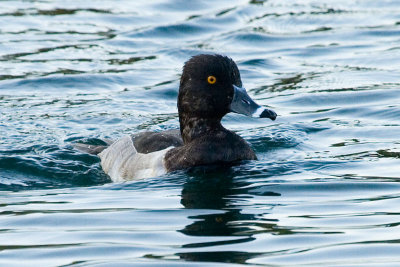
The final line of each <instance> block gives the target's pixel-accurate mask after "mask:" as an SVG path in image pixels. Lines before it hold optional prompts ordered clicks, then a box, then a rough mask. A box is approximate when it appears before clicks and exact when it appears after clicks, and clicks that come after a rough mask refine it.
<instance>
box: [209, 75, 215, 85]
mask: <svg viewBox="0 0 400 267" xmlns="http://www.w3.org/2000/svg"><path fill="white" fill-rule="evenodd" d="M207 82H208V83H209V84H214V83H216V82H217V78H215V76H212V75H211V76H208V78H207Z"/></svg>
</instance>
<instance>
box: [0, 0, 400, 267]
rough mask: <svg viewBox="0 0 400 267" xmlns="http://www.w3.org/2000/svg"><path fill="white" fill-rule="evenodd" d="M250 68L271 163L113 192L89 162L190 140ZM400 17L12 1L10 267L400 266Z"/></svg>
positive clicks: (307, 6)
mask: <svg viewBox="0 0 400 267" xmlns="http://www.w3.org/2000/svg"><path fill="white" fill-rule="evenodd" d="M204 52H207V53H208V52H214V53H222V54H226V55H228V56H230V57H232V58H233V59H234V60H235V61H236V62H237V63H238V66H239V69H240V71H241V76H242V80H243V85H244V86H245V87H246V88H247V90H248V91H249V94H250V95H251V96H252V97H253V98H254V99H256V101H257V102H258V103H260V104H263V105H266V106H269V107H271V108H272V109H273V110H275V111H276V112H277V113H278V114H279V117H278V118H277V120H276V121H274V122H272V121H270V120H262V119H253V118H247V117H244V116H241V115H237V114H229V115H227V116H226V117H225V118H224V121H223V124H224V126H225V127H227V128H229V129H231V130H233V131H235V132H237V133H238V134H240V135H241V136H242V137H244V138H245V139H246V140H247V141H248V142H249V143H250V144H251V146H252V147H253V148H254V150H255V151H256V153H257V156H258V158H259V160H258V161H249V162H243V163H242V164H239V165H236V166H233V167H231V168H211V169H202V168H201V169H194V170H191V171H189V172H177V173H172V174H168V175H165V176H161V177H154V178H151V179H147V180H140V181H132V182H127V183H122V184H115V183H111V181H110V179H109V178H108V177H107V176H106V175H105V174H104V173H103V172H102V170H101V168H100V166H99V160H98V158H97V157H95V156H91V155H87V154H83V153H81V152H79V151H76V150H74V149H73V147H72V144H73V143H74V142H76V141H81V140H84V141H87V142H90V143H93V144H96V143H99V142H100V139H103V138H109V139H117V138H119V137H121V136H123V135H125V134H129V133H135V132H139V131H143V130H155V131H158V130H164V129H174V128H177V127H178V126H179V124H178V118H177V116H178V114H177V108H176V97H177V90H178V86H179V78H180V73H181V69H182V65H183V64H184V62H185V61H186V60H187V59H189V58H190V57H191V56H192V55H196V54H199V53H204ZM399 103H400V1H395V0H388V1H340V0H337V1H328V0H323V1H300V0H295V1H272V0H271V1H183V0H180V1H179V0H175V1H110V0H99V1H90V2H83V1H22V0H15V1H0V265H1V266H35V265H36V266H72V265H73V266H110V265H115V266H157V265H158V266H188V265H189V266H231V265H235V264H236V265H249V266H260V265H261V266H299V265H300V266H385V267H386V266H399V265H400V256H399V255H400V244H399V243H400V228H399V224H400V216H399V215H400V208H399V207H400V175H399V172H398V170H399V166H400V141H399V136H400V123H399V118H400V104H399Z"/></svg>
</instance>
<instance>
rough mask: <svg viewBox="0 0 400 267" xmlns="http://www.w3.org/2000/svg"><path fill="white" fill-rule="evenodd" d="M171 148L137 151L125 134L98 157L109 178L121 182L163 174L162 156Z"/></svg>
mask: <svg viewBox="0 0 400 267" xmlns="http://www.w3.org/2000/svg"><path fill="white" fill-rule="evenodd" d="M171 148H173V147H168V148H166V149H164V150H160V151H156V152H153V153H148V154H142V153H138V152H137V151H136V148H135V147H134V145H133V142H132V138H131V137H130V136H129V135H127V136H124V137H122V138H121V139H119V140H118V141H116V142H115V143H113V144H112V145H111V146H109V147H108V148H107V149H105V150H103V151H102V152H101V153H100V154H99V157H100V159H101V167H102V168H103V170H104V172H105V173H107V174H108V175H109V176H110V178H111V180H113V181H114V182H123V181H127V180H136V179H142V178H149V177H155V176H158V175H162V174H165V173H166V169H165V166H164V156H165V154H166V153H167V151H168V150H170V149H171Z"/></svg>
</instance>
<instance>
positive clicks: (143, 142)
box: [132, 130, 183, 154]
mask: <svg viewBox="0 0 400 267" xmlns="http://www.w3.org/2000/svg"><path fill="white" fill-rule="evenodd" d="M132 139H133V143H134V146H135V148H136V150H137V152H139V153H144V154H147V153H152V152H156V151H160V150H163V149H166V148H167V147H171V146H173V147H178V146H182V145H183V141H182V137H181V133H180V132H179V130H168V131H163V132H141V133H137V134H135V135H133V136H132Z"/></svg>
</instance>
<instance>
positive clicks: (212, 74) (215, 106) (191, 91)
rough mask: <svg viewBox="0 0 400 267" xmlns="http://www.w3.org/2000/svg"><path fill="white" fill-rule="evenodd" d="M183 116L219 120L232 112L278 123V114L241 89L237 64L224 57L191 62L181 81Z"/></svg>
mask: <svg viewBox="0 0 400 267" xmlns="http://www.w3.org/2000/svg"><path fill="white" fill-rule="evenodd" d="M178 110H179V114H180V116H182V115H183V116H185V117H194V118H203V119H217V120H220V119H221V118H222V117H223V116H225V115H226V114H227V113H229V112H236V113H240V114H244V115H247V116H251V117H258V118H270V119H271V120H275V118H276V116H277V115H276V113H275V112H274V111H273V110H270V109H266V108H264V107H262V106H260V105H258V104H256V103H255V102H254V101H253V100H252V99H251V98H250V96H249V95H248V94H247V92H246V89H244V88H243V87H242V80H241V79H240V73H239V69H238V67H237V66H236V63H235V62H234V61H233V60H232V59H230V58H228V57H225V56H221V55H215V54H214V55H207V54H202V55H197V56H194V57H192V58H191V59H189V60H188V61H187V62H186V63H185V65H184V67H183V73H182V77H181V81H180V87H179V96H178Z"/></svg>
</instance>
